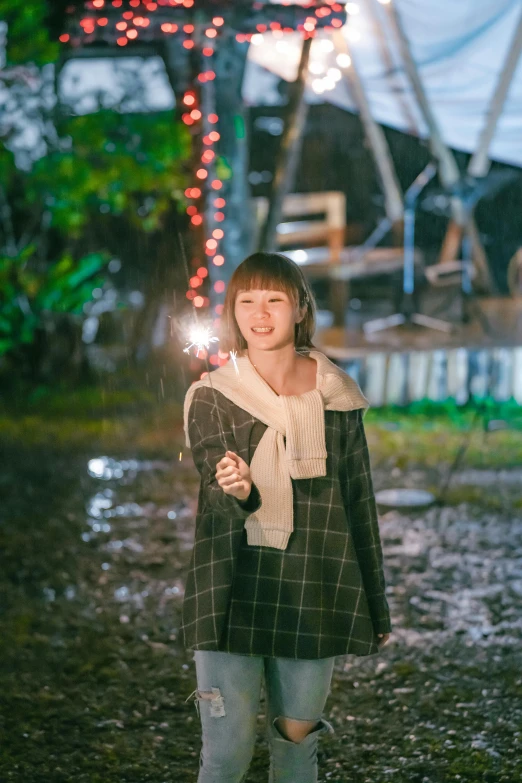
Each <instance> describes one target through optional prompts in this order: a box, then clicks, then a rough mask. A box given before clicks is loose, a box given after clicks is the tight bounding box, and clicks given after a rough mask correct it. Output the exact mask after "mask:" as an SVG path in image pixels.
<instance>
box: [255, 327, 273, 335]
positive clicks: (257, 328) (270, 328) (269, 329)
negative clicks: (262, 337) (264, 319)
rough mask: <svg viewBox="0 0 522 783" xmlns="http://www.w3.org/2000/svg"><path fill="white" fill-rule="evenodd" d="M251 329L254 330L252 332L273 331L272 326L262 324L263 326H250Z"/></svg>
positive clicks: (264, 332)
mask: <svg viewBox="0 0 522 783" xmlns="http://www.w3.org/2000/svg"><path fill="white" fill-rule="evenodd" d="M251 331H252V332H254V334H270V332H273V331H274V327H273V326H263V327H255V326H252V327H251Z"/></svg>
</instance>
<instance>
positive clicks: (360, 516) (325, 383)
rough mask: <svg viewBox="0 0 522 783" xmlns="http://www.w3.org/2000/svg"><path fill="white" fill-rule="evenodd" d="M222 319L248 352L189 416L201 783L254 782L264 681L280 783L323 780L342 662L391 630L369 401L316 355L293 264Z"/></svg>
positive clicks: (235, 300) (266, 270)
mask: <svg viewBox="0 0 522 783" xmlns="http://www.w3.org/2000/svg"><path fill="white" fill-rule="evenodd" d="M222 323H223V327H224V329H223V332H224V333H223V334H222V339H221V349H222V350H223V351H229V352H231V351H235V352H236V354H237V357H236V359H235V361H229V362H227V364H226V365H224V366H222V367H220V368H219V369H217V370H215V371H213V372H212V373H211V377H209V375H207V376H205V377H204V378H203V379H202V380H201V381H198V382H196V383H194V384H192V386H191V387H190V389H189V391H188V392H187V395H186V398H185V406H184V415H185V432H186V438H187V445H189V446H190V447H191V449H192V454H193V457H194V462H195V464H196V467H197V469H198V471H199V473H200V474H201V486H200V493H199V501H198V513H197V519H196V535H195V543H194V549H193V553H192V559H191V563H190V568H189V573H188V579H187V585H186V593H185V599H184V603H183V621H182V634H183V639H184V644H185V647H186V648H187V649H192V650H194V660H195V663H196V677H197V686H198V687H197V689H196V691H194V693H195V694H196V697H195V704H196V708H197V709H198V710H199V714H200V719H201V725H202V750H201V756H200V769H199V777H198V783H240V781H243V780H244V779H245V775H246V773H247V770H248V767H249V764H250V760H251V758H252V754H253V750H254V744H255V737H256V722H257V714H258V709H259V699H260V693H261V685H262V683H264V688H265V695H266V705H267V716H266V736H267V740H268V743H269V749H270V775H269V781H270V783H296V781H299V783H315V782H316V781H317V741H318V737H319V735H320V734H322V733H324V732H326V731H328V732H331V733H333V728H332V726H331V725H330V723H328V721H326V720H324V719H323V718H322V711H323V709H324V705H325V702H326V698H327V696H328V694H329V692H330V683H331V678H332V673H333V667H334V662H335V657H336V656H337V655H346V654H350V653H351V654H355V655H371V654H374V653H376V652H378V651H379V648H380V647H382V645H383V644H385V643H386V641H387V640H388V638H389V632H390V630H391V624H390V615H389V608H388V603H387V601H386V596H385V581H384V576H383V563H382V549H381V541H380V536H379V528H378V522H377V514H376V507H375V499H374V494H373V487H372V480H371V473H370V463H369V456H368V449H367V444H366V438H365V434H364V428H363V422H362V419H363V415H364V413H365V411H366V409H367V407H368V402H367V400H366V399H365V397H363V395H362V394H361V392H360V390H359V388H358V386H357V384H356V383H355V381H353V380H352V379H351V378H350V377H349V376H348V375H347V374H346V373H344V372H343V371H342V370H340V369H339V368H338V367H336V365H334V364H333V363H332V362H330V361H329V360H328V359H327V357H326V356H325V355H324V354H323V353H321V352H320V351H317V350H315V348H314V346H313V343H312V341H311V339H312V335H313V332H314V327H315V304H314V299H313V295H312V293H311V290H310V288H309V286H308V284H307V282H306V280H305V278H304V276H303V274H302V272H301V270H300V268H299V267H298V266H297V265H296V264H294V263H293V261H291V260H290V259H288V258H286V257H285V256H283V255H280V254H278V253H255V254H254V255H252V256H249V257H248V258H247V259H246V260H245V261H243V262H242V263H241V264H240V265H239V266H238V267H237V269H236V270H235V272H234V274H233V275H232V278H231V280H230V283H229V285H228V288H227V293H226V297H225V304H224V310H223V318H222ZM192 695H193V694H191V696H192ZM189 698H190V697H189Z"/></svg>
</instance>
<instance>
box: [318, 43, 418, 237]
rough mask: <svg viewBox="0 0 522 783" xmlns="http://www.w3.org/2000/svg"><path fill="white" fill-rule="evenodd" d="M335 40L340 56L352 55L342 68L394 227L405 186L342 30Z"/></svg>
mask: <svg viewBox="0 0 522 783" xmlns="http://www.w3.org/2000/svg"><path fill="white" fill-rule="evenodd" d="M332 39H333V43H334V45H335V47H336V50H337V51H338V52H339V53H342V54H346V55H348V56H349V57H350V60H351V66H347V67H343V66H340V67H341V68H342V70H344V71H345V72H346V74H347V76H348V78H349V80H350V83H351V85H352V88H353V94H354V98H355V103H356V105H357V108H358V109H359V113H360V115H361V121H362V123H363V126H364V130H365V133H366V138H367V139H368V143H369V145H370V148H371V150H372V154H373V159H374V161H375V165H376V167H377V170H378V172H379V176H380V179H381V184H382V188H383V192H384V203H385V209H386V215H387V217H388V218H389V220H390V221H391V223H392V225H393V224H394V223H398V222H399V221H401V220H402V219H403V215H404V207H403V200H402V191H401V186H400V184H399V179H398V177H397V173H396V171H395V167H394V165H393V159H392V156H391V154H390V148H389V146H388V142H387V141H386V137H385V135H384V133H383V130H382V128H381V126H380V125H379V124H378V123H376V122H375V120H374V119H373V116H372V113H371V111H370V104H369V102H368V98H367V96H366V93H365V91H364V85H363V83H362V80H361V77H360V74H359V72H358V70H357V65H356V63H355V61H354V58H353V56H352V53H351V52H350V50H349V47H348V43H347V41H346V38H345V36H344V35H343V33H342V32H341V30H335V31H334V33H333V35H332Z"/></svg>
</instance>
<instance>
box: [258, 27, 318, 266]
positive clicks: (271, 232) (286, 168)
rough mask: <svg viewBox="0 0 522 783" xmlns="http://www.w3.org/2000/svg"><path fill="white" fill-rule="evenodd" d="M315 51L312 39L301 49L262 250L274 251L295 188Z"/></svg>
mask: <svg viewBox="0 0 522 783" xmlns="http://www.w3.org/2000/svg"><path fill="white" fill-rule="evenodd" d="M311 47H312V38H305V39H304V41H303V46H302V49H301V59H300V61H299V67H298V69H297V78H296V80H295V82H294V83H293V84H292V90H291V93H290V98H289V101H288V106H287V111H286V117H285V125H284V130H283V135H282V137H281V145H280V147H279V153H278V156H277V160H276V167H275V173H274V178H273V180H272V187H271V188H270V196H269V205H268V214H267V216H266V220H265V222H264V224H263V226H262V228H261V231H260V233H259V243H258V246H259V249H260V250H267V251H270V250H274V248H275V245H276V232H277V226H278V225H279V223H280V222H281V215H282V212H283V202H284V200H285V196H286V194H287V193H288V191H289V189H290V188H291V187H292V186H293V184H294V175H295V169H296V166H297V162H298V158H299V152H300V150H301V141H302V137H303V132H304V127H305V124H306V117H307V115H308V103H307V102H306V99H305V87H306V78H307V74H308V63H309V61H310V50H311Z"/></svg>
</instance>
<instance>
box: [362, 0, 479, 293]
mask: <svg viewBox="0 0 522 783" xmlns="http://www.w3.org/2000/svg"><path fill="white" fill-rule="evenodd" d="M375 1H376V0H373V2H374V3H375ZM385 7H386V8H387V9H388V14H387V18H388V20H389V21H390V24H391V26H392V28H393V32H394V34H395V36H396V38H397V42H398V44H399V49H400V52H401V56H402V59H403V62H404V67H405V70H406V74H407V76H408V78H409V80H410V83H411V85H412V87H413V91H414V93H415V97H416V98H417V102H418V104H419V107H420V110H421V112H422V115H423V117H424V120H425V122H426V125H427V126H428V130H429V143H430V147H431V150H432V153H433V155H434V157H435V158H436V159H437V161H438V162H439V176H440V179H441V182H442V184H443V186H444V187H445V188H446V190H448V191H449V192H452V191H453V192H454V191H455V190H456V188H457V187H458V186H459V183H460V181H461V175H460V171H459V167H458V165H457V161H456V160H455V156H454V155H453V153H452V151H451V150H450V148H449V147H448V145H447V144H446V143H445V142H444V140H443V138H442V134H441V132H440V129H439V126H438V123H437V120H436V118H435V115H434V113H433V112H432V110H431V106H430V103H429V101H428V98H427V96H426V92H425V90H424V86H423V84H422V81H421V78H420V76H419V71H418V69H417V64H416V62H415V60H414V59H413V55H412V53H411V49H410V44H409V41H408V38H407V36H406V33H405V32H404V29H403V27H402V23H401V19H400V16H399V14H398V12H397V10H396V8H395V7H394V5H393V3H390V4H388V5H387V6H385ZM385 7H384V6H382V8H383V9H384V8H385ZM451 208H452V214H453V220H454V222H455V223H456V224H457V225H458V226H459V227H460V228H461V230H464V229H465V230H466V231H467V232H468V234H469V236H470V239H471V242H472V246H473V260H474V263H475V267H476V269H477V272H478V273H479V276H480V278H481V280H482V286H483V288H484V289H485V290H487V291H490V292H491V291H492V290H493V281H492V279H491V275H490V271H489V266H488V261H487V256H486V253H485V251H484V247H483V245H482V242H481V240H480V236H479V233H478V230H477V227H476V224H475V219H474V217H473V215H472V214H471V213H470V211H469V210H468V209H466V207H465V205H464V202H463V200H462V198H461V197H459V196H456V195H454V196H453V197H452V199H451ZM445 246H446V248H447V247H449V245H448V243H445ZM451 246H452V248H453V247H454V243H453V242H452V243H451ZM443 255H444V246H443ZM444 260H446V261H447V260H449V259H448V258H441V262H443V261H444Z"/></svg>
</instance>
